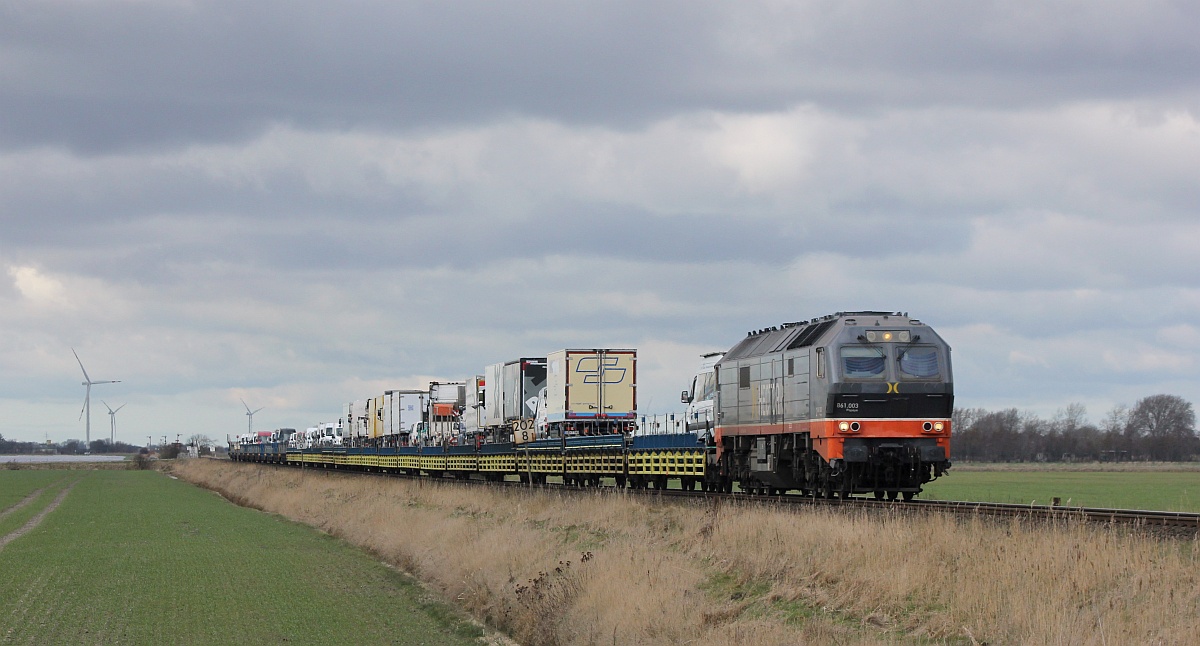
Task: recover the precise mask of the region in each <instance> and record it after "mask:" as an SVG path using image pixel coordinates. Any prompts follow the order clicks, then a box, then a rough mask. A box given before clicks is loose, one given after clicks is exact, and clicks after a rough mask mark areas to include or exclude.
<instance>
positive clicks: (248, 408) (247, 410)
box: [238, 397, 253, 415]
mask: <svg viewBox="0 0 1200 646" xmlns="http://www.w3.org/2000/svg"><path fill="white" fill-rule="evenodd" d="M238 401H240V402H242V406H246V400H244V399H242V398H241V397H238ZM246 414H247V415H253V413H251V412H250V407H249V406H246Z"/></svg>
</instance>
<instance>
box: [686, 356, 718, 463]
mask: <svg viewBox="0 0 1200 646" xmlns="http://www.w3.org/2000/svg"><path fill="white" fill-rule="evenodd" d="M723 356H725V353H724V352H709V353H708V354H705V355H701V357H700V368H699V369H698V370H697V371H696V376H694V377H692V383H691V387H689V388H688V389H687V390H685V391H683V393H682V395H681V396H680V399H681V401H682V402H683V403H684V404H687V412H686V413H685V414H684V415H685V416H684V419H685V420H686V421H687V430H688V432H689V433H695V434H696V439H697V440H699V441H703V442H706V443H707V442H710V441H711V440H712V437H713V432H712V429H713V426H715V425H716V418H715V417H714V416H713V399H714V398H715V397H716V394H717V362H718V361H720V360H721V357H723Z"/></svg>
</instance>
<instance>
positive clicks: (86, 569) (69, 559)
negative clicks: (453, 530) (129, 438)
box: [0, 469, 482, 644]
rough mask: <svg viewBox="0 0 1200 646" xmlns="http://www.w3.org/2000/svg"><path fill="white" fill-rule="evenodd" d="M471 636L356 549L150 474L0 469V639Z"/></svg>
mask: <svg viewBox="0 0 1200 646" xmlns="http://www.w3.org/2000/svg"><path fill="white" fill-rule="evenodd" d="M380 607H386V608H387V609H388V611H387V612H379V611H378V610H377V608H380ZM322 609H329V610H330V612H322ZM481 634H482V630H481V629H480V628H478V627H477V626H476V625H475V624H473V623H472V622H471V621H470V620H469V619H468V618H466V617H465V616H464V615H462V614H461V613H460V612H459V611H457V610H454V609H453V608H451V607H449V606H447V605H445V604H442V603H440V602H437V601H436V600H434V599H432V598H431V597H430V596H429V594H428V593H427V592H425V591H424V590H423V589H422V588H421V587H420V586H419V585H418V584H417V583H415V582H414V581H413V580H412V579H411V578H409V577H407V576H405V575H404V574H402V573H400V572H397V571H395V570H394V569H391V568H388V567H387V566H385V565H383V564H381V563H379V562H378V560H377V559H374V558H372V557H370V556H369V555H367V554H366V553H364V552H362V551H361V550H358V549H354V548H352V547H350V546H347V545H346V544H345V543H343V542H341V541H338V540H336V539H334V538H332V537H330V536H328V535H327V534H324V533H322V532H318V531H314V530H313V529H312V528H310V527H306V526H304V525H300V524H297V523H292V522H289V521H287V520H285V519H282V518H279V517H277V516H271V515H267V514H262V513H259V512H257V511H254V510H251V509H246V508H243V507H238V506H236V505H233V504H231V503H229V502H227V501H226V500H223V499H222V498H220V497H218V496H215V495H213V494H212V493H210V492H208V491H205V490H203V489H200V488H197V487H194V486H192V485H190V484H188V483H186V482H183V481H179V480H174V479H171V478H169V477H167V476H166V475H164V474H163V473H160V472H156V471H112V470H82V469H81V470H11V469H0V644H115V643H130V644H163V643H172V644H218V643H251V644H267V643H270V644H275V643H282V642H287V643H301V644H303V643H423V644H468V643H479V637H480V635H481Z"/></svg>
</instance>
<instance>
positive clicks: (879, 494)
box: [875, 489, 883, 500]
mask: <svg viewBox="0 0 1200 646" xmlns="http://www.w3.org/2000/svg"><path fill="white" fill-rule="evenodd" d="M875 500H883V490H882V489H876V490H875Z"/></svg>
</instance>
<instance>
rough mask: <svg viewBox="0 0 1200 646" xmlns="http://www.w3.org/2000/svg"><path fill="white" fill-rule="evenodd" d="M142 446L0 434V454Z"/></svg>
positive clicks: (129, 450)
mask: <svg viewBox="0 0 1200 646" xmlns="http://www.w3.org/2000/svg"><path fill="white" fill-rule="evenodd" d="M141 449H142V447H140V446H134V445H132V444H126V443H124V442H121V441H117V442H113V443H109V441H108V440H92V443H91V444H88V443H86V442H84V441H83V440H67V441H66V442H59V443H57V444H46V443H43V442H19V441H17V440H6V439H4V435H2V434H0V454H5V455H21V454H24V455H30V454H34V453H57V454H60V455H80V454H83V453H86V452H88V451H91V452H92V453H137V452H138V451H140V450H141Z"/></svg>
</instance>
